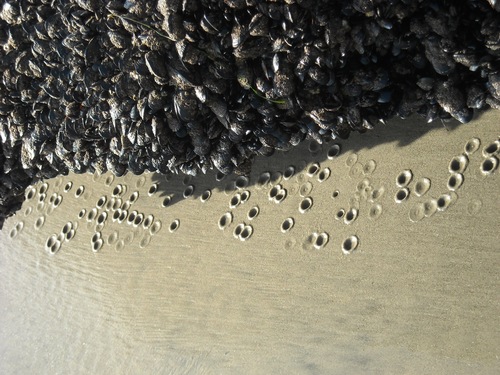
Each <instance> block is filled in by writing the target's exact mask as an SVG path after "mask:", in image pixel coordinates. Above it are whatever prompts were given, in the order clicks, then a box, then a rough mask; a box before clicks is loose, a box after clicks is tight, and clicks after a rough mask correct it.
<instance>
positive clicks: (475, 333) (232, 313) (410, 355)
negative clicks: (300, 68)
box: [0, 111, 500, 374]
mask: <svg viewBox="0 0 500 375" xmlns="http://www.w3.org/2000/svg"><path fill="white" fill-rule="evenodd" d="M499 121H500V116H499V114H498V112H495V111H489V112H484V113H481V114H479V115H478V116H477V117H476V118H475V120H473V121H472V122H471V123H469V124H466V125H461V124H458V123H457V122H447V123H441V122H434V123H431V124H426V123H425V121H424V120H422V119H420V118H417V117H413V118H410V119H407V120H392V121H389V122H388V123H387V125H385V126H384V125H379V126H378V128H376V129H374V130H372V131H369V132H367V133H366V134H352V135H351V137H350V138H349V139H348V140H331V141H329V142H326V143H324V144H322V145H319V144H317V143H315V142H312V141H311V142H309V141H307V142H304V143H303V144H301V145H300V146H299V147H297V148H295V149H293V150H292V151H290V152H287V153H279V154H276V155H274V156H272V157H269V158H259V159H257V160H255V163H254V166H253V170H252V173H251V175H250V177H249V178H245V177H241V176H240V177H238V176H227V177H224V178H221V177H222V176H218V175H217V174H216V173H215V172H213V173H208V174H207V175H204V176H195V177H191V176H184V175H182V176H181V175H179V176H169V177H168V178H167V177H165V176H159V175H155V174H144V175H141V176H134V175H132V174H129V175H126V176H124V177H121V178H116V177H114V176H112V175H111V174H105V175H102V176H99V175H89V174H85V175H68V176H61V177H58V178H56V179H53V180H47V181H45V182H44V183H39V184H37V185H35V186H33V187H32V188H30V189H28V190H27V192H26V196H27V200H26V201H25V203H24V205H23V207H22V209H21V210H20V211H19V212H18V213H17V214H16V215H15V216H14V217H11V218H10V219H8V220H7V221H6V223H5V226H4V229H3V230H2V231H1V232H0V246H1V247H2V251H0V284H1V285H2V288H1V289H0V306H1V309H2V314H0V373H3V374H27V373H40V374H49V373H50V374H68V373H71V374H88V373H94V374H137V373H150V374H155V373H165V374H166V373H168V374H236V373H246V374H272V373H277V374H280V373H282V374H292V373H293V374H359V373H371V374H472V373H474V374H494V373H498V368H499V367H500V361H499V355H500V353H499V350H500V332H499V331H500V330H499V327H500V322H499V316H500V308H499V307H500V306H499V301H500V299H499V291H500V289H499V287H500V285H499V272H498V270H499V266H500V256H499V254H500V242H499V236H498V232H499V228H500V216H499V212H500V200H499V199H498V198H499V196H500V194H499V193H500V184H499V177H498V167H497V163H498V158H499V149H500V141H499V131H498V130H499V126H498V124H499Z"/></svg>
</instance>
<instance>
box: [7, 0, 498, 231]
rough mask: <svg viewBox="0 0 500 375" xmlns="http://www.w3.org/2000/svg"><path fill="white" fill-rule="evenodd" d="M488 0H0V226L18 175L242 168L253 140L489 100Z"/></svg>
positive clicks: (320, 134)
mask: <svg viewBox="0 0 500 375" xmlns="http://www.w3.org/2000/svg"><path fill="white" fill-rule="evenodd" d="M499 11H500V4H498V3H497V1H496V0H463V1H451V0H449V1H446V0H385V1H384V0H337V1H328V0H283V1H270V0H269V1H262V0H224V1H222V0H192V1H189V0H184V1H181V0H161V1H149V0H126V1H120V0H112V1H100V0H54V1H49V0H6V1H4V2H3V4H2V5H1V9H0V44H1V45H2V50H1V52H0V73H1V80H0V137H1V148H0V228H1V226H2V224H3V221H4V220H5V218H6V217H8V216H10V215H12V214H13V213H14V212H15V211H17V210H18V209H19V208H20V207H21V204H22V202H23V200H24V191H25V188H26V187H27V186H29V185H30V184H32V183H34V182H36V181H38V180H41V179H46V178H51V177H55V176H57V175H61V174H62V175H65V174H68V173H69V172H70V171H71V172H74V173H84V172H92V173H93V172H96V171H97V172H99V173H104V172H106V171H112V172H113V173H114V174H116V175H118V176H120V175H123V174H125V173H127V172H132V173H134V174H141V173H143V172H144V171H146V170H147V171H154V172H159V173H188V174H196V173H198V172H200V171H201V172H205V171H207V170H209V169H213V168H216V169H218V170H219V171H221V172H223V173H225V174H229V173H232V172H237V173H241V174H247V173H248V172H249V171H250V168H251V161H252V158H253V157H254V156H255V155H271V154H272V153H273V152H274V151H275V150H288V149H290V148H291V147H293V146H295V145H297V144H298V143H300V142H301V141H302V140H304V139H306V138H312V139H315V140H317V141H318V142H321V141H322V140H323V139H325V137H331V138H336V137H340V138H346V137H348V135H349V133H350V132H351V131H359V132H364V131H366V130H367V129H371V128H373V127H374V126H376V125H377V124H378V123H380V122H383V121H384V120H386V119H388V118H391V117H393V116H399V117H402V118H405V117H407V116H410V115H411V114H414V113H418V114H420V115H422V116H423V117H424V118H425V119H426V120H427V121H433V120H436V119H450V118H455V119H457V120H459V121H461V122H468V121H469V120H471V118H472V116H473V110H474V109H480V108H486V107H493V108H496V109H499V108H500V75H499V69H500V58H499V56H500V14H499Z"/></svg>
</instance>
